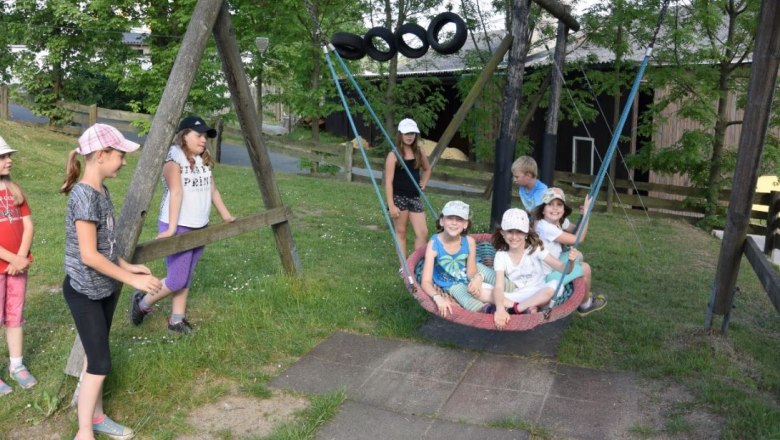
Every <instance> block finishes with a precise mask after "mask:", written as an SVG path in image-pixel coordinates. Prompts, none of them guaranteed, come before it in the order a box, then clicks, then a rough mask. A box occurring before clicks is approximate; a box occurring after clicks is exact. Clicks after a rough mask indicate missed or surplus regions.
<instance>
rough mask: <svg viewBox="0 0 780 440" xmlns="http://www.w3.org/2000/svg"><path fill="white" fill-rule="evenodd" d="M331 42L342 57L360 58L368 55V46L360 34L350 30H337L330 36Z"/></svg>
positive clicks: (349, 58) (348, 58)
mask: <svg viewBox="0 0 780 440" xmlns="http://www.w3.org/2000/svg"><path fill="white" fill-rule="evenodd" d="M330 42H331V44H333V47H335V48H336V51H337V52H338V53H339V55H341V58H344V59H347V60H359V59H361V58H363V57H364V56H366V48H365V45H364V44H363V38H361V37H360V35H357V34H353V33H350V32H336V33H335V34H333V36H332V37H330Z"/></svg>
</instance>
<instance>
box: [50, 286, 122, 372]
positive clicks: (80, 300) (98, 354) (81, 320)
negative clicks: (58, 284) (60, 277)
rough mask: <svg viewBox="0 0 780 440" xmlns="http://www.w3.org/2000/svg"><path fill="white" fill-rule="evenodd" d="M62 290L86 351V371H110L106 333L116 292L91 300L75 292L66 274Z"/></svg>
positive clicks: (114, 305) (109, 353) (108, 328)
mask: <svg viewBox="0 0 780 440" xmlns="http://www.w3.org/2000/svg"><path fill="white" fill-rule="evenodd" d="M62 293H63V294H64V296H65V302H66V303H68V307H69V308H70V314H71V315H73V322H75V323H76V330H77V331H78V332H79V337H80V338H81V344H82V345H83V346H84V353H86V354H87V373H89V374H95V375H99V376H105V375H107V374H108V372H109V371H111V349H110V348H109V346H108V334H109V332H110V331H111V321H112V319H113V317H114V309H116V303H117V300H118V299H119V292H114V293H112V294H111V296H109V297H106V298H103V299H98V300H93V299H89V297H87V295H84V294H83V293H80V292H78V291H77V290H76V289H74V288H73V287H72V286H71V285H70V277H69V276H65V281H63V283H62Z"/></svg>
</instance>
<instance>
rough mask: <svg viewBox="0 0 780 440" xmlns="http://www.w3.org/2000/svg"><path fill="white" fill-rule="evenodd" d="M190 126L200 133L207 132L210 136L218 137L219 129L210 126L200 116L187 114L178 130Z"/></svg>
mask: <svg viewBox="0 0 780 440" xmlns="http://www.w3.org/2000/svg"><path fill="white" fill-rule="evenodd" d="M188 128H189V129H192V130H195V131H197V132H198V133H205V134H206V136H207V137H210V138H215V137H217V130H215V129H213V128H211V127H209V126H208V124H206V121H204V120H203V119H201V118H200V117H198V116H187V117H186V118H184V119H182V120H181V122H180V123H179V129H178V130H177V131H182V130H186V129H188Z"/></svg>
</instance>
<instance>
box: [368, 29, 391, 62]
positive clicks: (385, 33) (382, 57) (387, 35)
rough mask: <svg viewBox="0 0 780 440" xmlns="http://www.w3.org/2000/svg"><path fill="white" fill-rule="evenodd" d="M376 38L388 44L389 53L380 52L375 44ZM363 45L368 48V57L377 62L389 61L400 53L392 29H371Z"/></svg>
mask: <svg viewBox="0 0 780 440" xmlns="http://www.w3.org/2000/svg"><path fill="white" fill-rule="evenodd" d="M374 38H379V39H380V40H382V41H384V42H385V44H387V51H383V50H380V49H379V48H378V47H376V44H374ZM363 45H364V46H365V48H366V55H368V56H369V57H371V58H373V59H375V60H377V61H388V60H390V59H391V58H393V57H394V56H395V54H396V53H398V48H397V46H396V44H395V35H393V33H392V32H391V31H390V29H388V28H385V27H381V26H377V27H374V28H371V29H369V30H368V32H366V35H365V36H364V37H363Z"/></svg>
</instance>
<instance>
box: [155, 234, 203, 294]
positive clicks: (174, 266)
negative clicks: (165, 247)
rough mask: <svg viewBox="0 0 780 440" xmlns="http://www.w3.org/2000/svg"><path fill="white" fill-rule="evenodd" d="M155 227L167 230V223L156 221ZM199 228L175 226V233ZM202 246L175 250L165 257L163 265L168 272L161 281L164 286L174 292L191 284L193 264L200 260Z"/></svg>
mask: <svg viewBox="0 0 780 440" xmlns="http://www.w3.org/2000/svg"><path fill="white" fill-rule="evenodd" d="M157 229H158V231H159V232H164V231H167V230H168V223H163V222H160V221H158V222H157ZM198 229H201V228H188V227H186V226H176V234H174V235H180V234H183V233H185V232H190V231H196V230H198ZM203 248H204V246H198V247H196V248H192V249H189V250H186V251H182V252H177V253H175V254H173V255H168V256H167V257H165V266H166V267H167V269H168V273H167V274H166V276H165V279H164V280H163V282H164V283H165V287H167V288H168V289H170V291H171V292H176V291H179V290H181V289H184V288H185V287H190V284H192V274H193V273H194V272H195V266H196V265H197V264H198V260H200V256H201V254H203Z"/></svg>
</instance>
